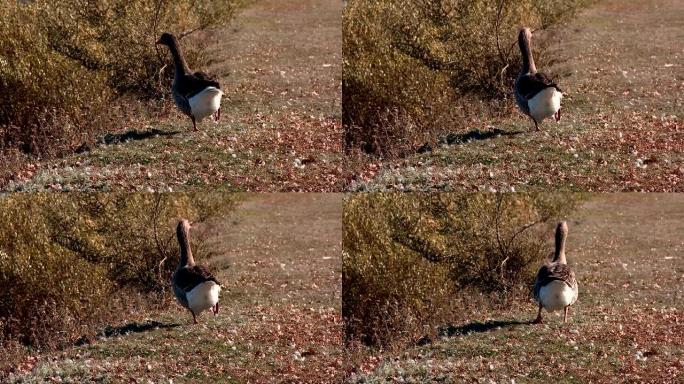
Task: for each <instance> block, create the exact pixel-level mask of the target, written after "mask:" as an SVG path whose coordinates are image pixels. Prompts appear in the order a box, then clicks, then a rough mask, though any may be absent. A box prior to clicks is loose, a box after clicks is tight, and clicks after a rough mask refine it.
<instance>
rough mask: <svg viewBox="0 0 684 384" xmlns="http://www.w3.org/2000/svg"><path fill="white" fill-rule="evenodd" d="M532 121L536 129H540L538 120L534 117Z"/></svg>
mask: <svg viewBox="0 0 684 384" xmlns="http://www.w3.org/2000/svg"><path fill="white" fill-rule="evenodd" d="M532 121H534V130H535V131H539V124H537V120H535V119H534V118H533V119H532Z"/></svg>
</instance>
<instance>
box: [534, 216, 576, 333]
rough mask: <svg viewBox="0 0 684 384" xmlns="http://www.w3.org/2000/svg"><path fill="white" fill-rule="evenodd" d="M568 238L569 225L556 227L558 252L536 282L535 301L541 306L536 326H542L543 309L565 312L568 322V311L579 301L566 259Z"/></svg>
mask: <svg viewBox="0 0 684 384" xmlns="http://www.w3.org/2000/svg"><path fill="white" fill-rule="evenodd" d="M567 237H568V224H567V223H566V222H565V221H561V222H560V223H558V225H557V226H556V251H555V253H554V256H553V260H552V261H551V263H546V264H544V265H543V266H542V267H541V268H539V272H537V278H536V280H535V282H534V299H535V300H536V301H537V303H538V304H539V312H538V313H537V318H536V319H535V320H534V321H533V323H535V324H541V323H543V321H542V314H541V313H542V308H545V309H546V310H547V311H548V312H554V311H560V310H561V309H562V310H563V311H564V314H563V322H564V323H565V322H567V321H568V310H569V308H570V306H571V305H573V304H574V303H575V301H577V296H578V288H577V280H576V279H575V273H574V272H573V271H572V269H570V267H569V266H568V263H567V260H566V258H565V239H566V238H567Z"/></svg>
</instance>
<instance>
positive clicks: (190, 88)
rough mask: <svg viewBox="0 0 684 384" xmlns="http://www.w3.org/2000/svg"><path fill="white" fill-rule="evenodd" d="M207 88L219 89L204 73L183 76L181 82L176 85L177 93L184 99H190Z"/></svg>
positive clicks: (216, 83) (217, 84)
mask: <svg viewBox="0 0 684 384" xmlns="http://www.w3.org/2000/svg"><path fill="white" fill-rule="evenodd" d="M207 87H215V88H219V89H220V85H219V83H218V81H216V80H214V79H212V78H210V77H209V75H207V74H206V73H204V72H195V73H193V74H185V75H183V80H182V81H179V82H178V84H177V91H178V93H179V94H181V95H182V96H183V97H185V98H186V99H190V98H191V97H193V96H195V95H196V94H198V93H200V92H202V91H203V90H205V89H206V88H207Z"/></svg>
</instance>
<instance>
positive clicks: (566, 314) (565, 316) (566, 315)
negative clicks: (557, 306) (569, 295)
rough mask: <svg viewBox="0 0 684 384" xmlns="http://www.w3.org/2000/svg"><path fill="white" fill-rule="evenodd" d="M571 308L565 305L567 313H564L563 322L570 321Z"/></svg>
mask: <svg viewBox="0 0 684 384" xmlns="http://www.w3.org/2000/svg"><path fill="white" fill-rule="evenodd" d="M569 310H570V307H569V306H568V307H565V313H563V322H564V323H567V322H568V311H569Z"/></svg>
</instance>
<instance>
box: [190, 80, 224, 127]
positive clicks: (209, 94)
mask: <svg viewBox="0 0 684 384" xmlns="http://www.w3.org/2000/svg"><path fill="white" fill-rule="evenodd" d="M221 96H223V92H222V91H221V90H220V89H218V88H216V87H207V88H205V89H204V90H203V91H202V92H199V93H198V94H196V95H194V96H192V97H191V98H190V99H188V103H189V104H190V109H191V110H192V115H193V116H194V117H195V119H196V120H197V121H198V122H199V121H201V120H202V119H204V118H205V117H208V116H211V115H213V114H214V113H215V112H216V111H218V109H219V108H220V107H221Z"/></svg>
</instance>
